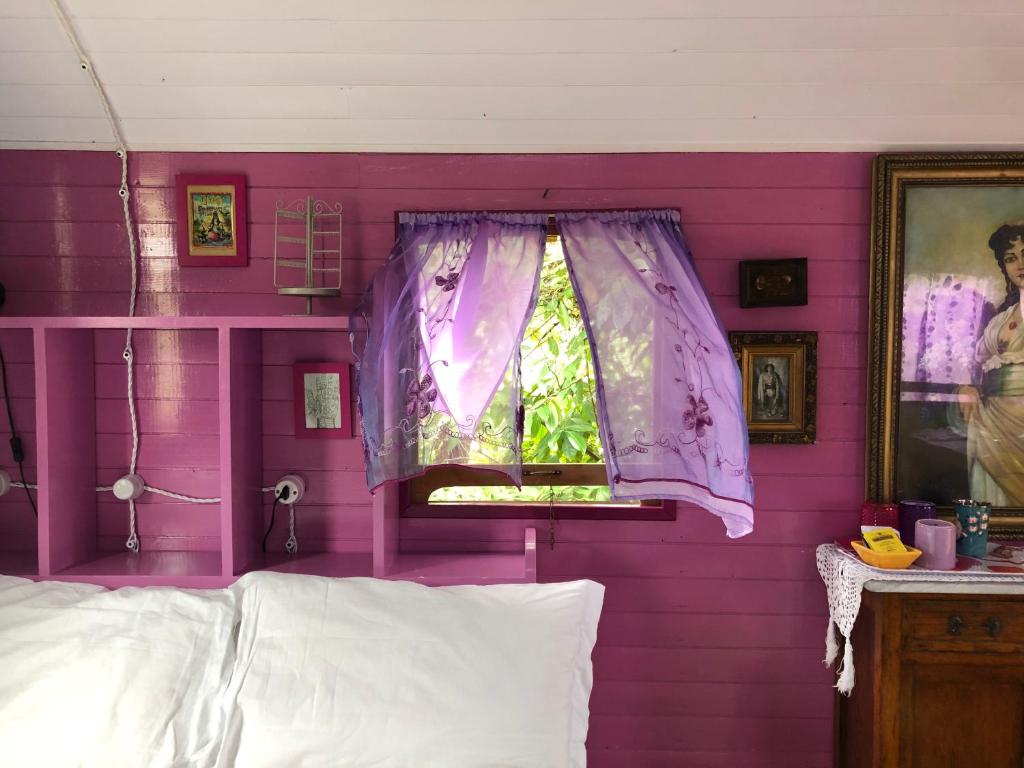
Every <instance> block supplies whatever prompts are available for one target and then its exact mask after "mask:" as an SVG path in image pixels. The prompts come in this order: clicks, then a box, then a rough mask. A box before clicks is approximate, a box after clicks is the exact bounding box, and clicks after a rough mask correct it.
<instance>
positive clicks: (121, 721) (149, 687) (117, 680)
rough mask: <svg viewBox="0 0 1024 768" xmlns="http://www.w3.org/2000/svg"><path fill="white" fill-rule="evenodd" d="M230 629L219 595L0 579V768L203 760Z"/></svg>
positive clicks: (230, 654) (134, 767) (217, 713)
mask: <svg viewBox="0 0 1024 768" xmlns="http://www.w3.org/2000/svg"><path fill="white" fill-rule="evenodd" d="M235 623H236V611H235V596H234V594H233V593H231V592H228V591H217V590H211V591H208V592H192V593H189V592H186V591H184V590H178V589H157V588H151V589H136V588H126V589H119V590H116V591H107V590H105V589H103V588H102V587H96V586H91V585H86V584H65V583H60V582H39V583H35V582H32V581H28V580H25V579H19V578H14V577H9V576H0V766H4V768H8V767H9V768H63V767H64V766H75V767H76V768H78V767H81V768H93V767H95V768H121V767H122V766H123V767H124V768H147V767H148V766H176V767H177V766H201V765H209V764H211V763H212V761H213V759H214V758H215V755H216V753H217V751H218V749H219V747H220V744H221V740H222V735H223V731H224V712H223V698H222V697H223V693H224V690H225V688H226V686H227V682H228V679H229V676H230V672H231V665H232V662H233V660H234V638H233V633H232V629H233V627H234V626H235Z"/></svg>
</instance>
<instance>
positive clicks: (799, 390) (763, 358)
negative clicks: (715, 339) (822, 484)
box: [729, 331, 818, 443]
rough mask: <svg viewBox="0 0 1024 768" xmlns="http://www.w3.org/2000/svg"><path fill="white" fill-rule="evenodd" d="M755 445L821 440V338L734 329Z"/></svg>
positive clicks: (734, 346) (745, 406)
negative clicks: (818, 410)
mask: <svg viewBox="0 0 1024 768" xmlns="http://www.w3.org/2000/svg"><path fill="white" fill-rule="evenodd" d="M729 343H730V344H731V345H732V351H733V354H734V355H735V356H736V362H737V363H738V364H739V367H740V373H741V375H742V377H743V410H744V412H745V413H746V414H747V432H748V434H749V435H750V442H751V443H813V442H814V441H815V438H816V437H817V423H816V405H817V388H818V334H817V333H814V332H813V331H803V332H774V333H773V332H769V333H765V332H752V331H733V332H732V333H730V334H729Z"/></svg>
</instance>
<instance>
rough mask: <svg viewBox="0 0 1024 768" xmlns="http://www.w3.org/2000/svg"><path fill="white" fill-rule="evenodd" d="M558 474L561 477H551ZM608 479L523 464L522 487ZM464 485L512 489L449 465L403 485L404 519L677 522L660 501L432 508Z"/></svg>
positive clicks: (587, 471) (600, 471)
mask: <svg viewBox="0 0 1024 768" xmlns="http://www.w3.org/2000/svg"><path fill="white" fill-rule="evenodd" d="M554 472H557V473H558V474H557V475H555V474H552V473H554ZM607 482H608V473H607V470H606V469H605V465H604V464H524V465H523V486H524V487H525V486H537V485H543V486H548V485H605V484H606V483H607ZM460 485H511V483H509V480H508V477H506V476H505V475H503V474H501V473H500V472H499V471H495V468H493V467H484V466H477V467H474V466H463V465H458V464H449V465H447V466H443V467H435V468H433V469H431V470H429V471H427V472H425V473H424V474H422V475H418V476H416V477H414V478H411V479H409V480H406V481H405V482H403V483H402V485H401V496H400V503H401V509H402V516H403V517H443V518H508V519H515V520H547V519H548V518H549V517H551V515H552V511H554V513H555V516H556V517H557V518H558V519H559V520H662V521H668V520H675V519H676V509H675V504H674V503H673V502H670V501H662V500H659V499H651V500H643V501H641V502H640V505H639V506H637V505H636V504H628V503H621V502H620V503H616V502H614V501H611V502H607V501H604V502H592V501H562V502H555V503H554V504H551V503H549V502H521V501H520V502H505V503H503V502H493V501H459V502H447V503H446V502H436V501H435V502H428V501H427V500H428V499H429V498H430V494H431V493H433V492H434V491H435V490H437V489H438V488H446V487H449V486H460Z"/></svg>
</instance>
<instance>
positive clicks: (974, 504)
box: [953, 499, 992, 557]
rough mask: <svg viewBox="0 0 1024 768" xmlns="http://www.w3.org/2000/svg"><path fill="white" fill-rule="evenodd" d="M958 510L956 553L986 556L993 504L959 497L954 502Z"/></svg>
mask: <svg viewBox="0 0 1024 768" xmlns="http://www.w3.org/2000/svg"><path fill="white" fill-rule="evenodd" d="M953 507H954V509H955V510H956V527H957V531H958V535H957V540H956V553H957V554H958V555H963V556H965V557H984V556H985V555H986V554H987V553H988V518H989V515H990V514H992V505H991V504H989V503H988V502H987V501H974V500H973V499H957V500H956V501H954V502H953Z"/></svg>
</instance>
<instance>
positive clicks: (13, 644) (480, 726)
mask: <svg viewBox="0 0 1024 768" xmlns="http://www.w3.org/2000/svg"><path fill="white" fill-rule="evenodd" d="M603 594H604V588H603V587H602V586H601V585H599V584H596V583H594V582H589V581H577V582H569V583H564V584H516V585H500V586H487V587H474V586H467V587H447V588H430V587H424V586H421V585H418V584H412V583H407V582H388V581H377V580H374V579H326V578H318V577H312V576H294V575H286V574H273V573H254V574H250V575H248V576H245V577H243V578H242V579H240V580H239V582H238V583H237V584H236V585H235V586H234V587H232V588H230V589H228V590H208V591H186V590H178V589H170V588H149V589H137V588H126V589H121V590H116V591H107V590H105V589H103V588H101V587H94V586H89V585H83V584H65V583H59V582H40V583H34V582H31V581H27V580H25V579H19V578H14V577H7V576H0V768H8V767H9V768H37V767H38V768H65V767H66V768H71V767H72V766H74V767H75V768H93V766H95V767H96V768H121V766H124V767H125V768H163V767H167V768H171V767H174V768H178V767H179V766H180V767H182V768H184V767H186V766H187V767H188V768H205V767H206V766H214V765H216V766H217V768H232V767H234V766H237V768H259V767H260V766H273V767H274V768H284V767H285V766H287V768H298V767H300V766H302V767H306V766H339V767H344V768H357V767H358V768H471V767H472V768H489V767H491V766H495V767H496V766H502V767H503V768H527V767H528V766H529V767H530V768H563V767H564V768H581V767H582V766H584V765H585V762H586V753H585V748H584V742H585V740H586V735H587V721H588V701H589V696H590V689H591V683H592V673H591V664H590V653H591V649H592V648H593V645H594V641H595V636H596V630H597V621H598V617H599V615H600V610H601V603H602V600H603ZM236 638H237V646H236ZM236 650H237V652H236Z"/></svg>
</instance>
